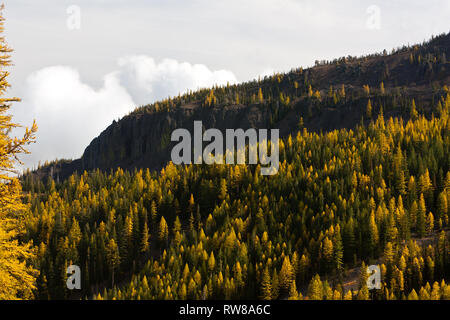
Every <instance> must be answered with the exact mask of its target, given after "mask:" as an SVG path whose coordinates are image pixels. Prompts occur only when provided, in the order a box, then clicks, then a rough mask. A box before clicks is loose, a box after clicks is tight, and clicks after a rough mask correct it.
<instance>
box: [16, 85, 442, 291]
mask: <svg viewBox="0 0 450 320" xmlns="http://www.w3.org/2000/svg"><path fill="white" fill-rule="evenodd" d="M384 90H386V88H385V89H384ZM384 90H383V89H382V87H381V88H378V89H377V90H373V91H369V88H366V89H365V92H366V96H365V97H364V96H362V95H361V96H360V99H361V100H365V104H366V106H367V108H366V114H365V115H364V117H365V119H366V120H367V122H368V124H367V125H365V126H364V125H358V126H357V127H356V128H355V129H340V130H333V131H330V132H326V133H315V132H311V131H308V130H307V129H306V128H304V127H303V125H302V123H301V121H299V122H300V123H299V124H298V125H299V126H300V130H299V132H298V133H297V134H295V135H292V136H290V135H288V136H287V137H285V138H284V139H282V140H281V141H280V162H281V165H280V170H279V173H278V174H277V175H274V176H265V177H264V176H261V175H260V174H259V170H260V167H259V166H244V165H234V166H233V165H213V166H207V165H190V166H184V167H183V166H174V165H173V164H170V163H169V164H168V165H167V166H166V167H165V168H163V169H162V170H161V171H160V172H152V171H150V170H148V169H146V170H138V169H136V170H132V171H124V170H122V169H117V170H113V171H110V172H102V171H100V170H93V171H90V172H84V173H83V174H81V175H79V174H74V175H71V176H70V177H69V178H68V179H66V180H64V181H60V182H55V181H54V180H53V179H51V178H50V179H48V181H46V182H45V183H43V182H42V181H41V180H39V179H38V178H37V176H33V175H27V176H26V177H25V178H24V180H23V187H24V191H25V192H26V196H25V200H26V202H27V203H29V204H30V206H31V214H30V216H29V217H28V218H27V221H26V230H27V233H26V236H25V238H24V240H33V242H34V244H35V245H36V246H37V248H38V249H37V251H38V252H37V257H38V258H37V262H36V267H37V268H38V269H39V270H40V275H39V278H38V280H37V288H38V289H37V292H36V295H37V297H38V298H41V299H47V298H52V299H55V298H59V299H61V298H70V297H73V294H72V295H71V293H70V292H69V291H68V290H67V289H66V288H65V281H64V280H65V277H66V273H65V271H66V267H67V266H68V265H70V264H77V265H79V266H81V268H82V272H83V275H82V279H83V280H82V281H83V286H82V288H83V289H82V295H81V296H82V297H85V298H108V299H112V298H115V299H187V298H189V299H218V298H227V299H228V298H250V299H255V298H262V299H285V298H289V299H300V298H301V299H303V298H308V299H370V298H372V299H418V298H420V299H449V298H450V286H449V285H448V284H447V283H448V281H449V275H450V274H449V272H450V255H449V249H450V248H449V235H448V234H446V230H448V227H449V221H448V215H449V208H448V207H449V201H448V199H449V197H450V171H449V170H450V166H449V165H450V161H449V160H450V149H449V148H450V118H449V113H450V92H449V90H448V88H447V87H440V88H435V89H434V91H433V92H434V95H433V105H432V106H430V107H429V108H428V109H427V114H428V115H429V117H428V118H427V117H425V116H423V115H419V114H418V110H424V109H425V108H424V107H423V106H421V105H417V104H415V102H414V101H413V100H411V101H409V102H408V103H406V102H405V105H404V106H403V108H404V109H405V111H404V112H406V113H407V115H408V117H407V118H409V120H405V119H404V118H402V117H395V118H392V117H390V118H387V119H386V115H385V114H384V109H383V108H381V105H380V104H381V103H380V101H385V100H383V99H386V100H388V99H389V98H388V97H386V96H385V95H386V91H384ZM374 91H375V93H374ZM332 93H333V94H331V95H330V96H331V97H335V96H336V97H338V96H339V94H340V93H339V92H338V91H337V92H336V93H335V92H334V91H332ZM313 96H314V93H313ZM340 97H341V98H343V94H342V93H341V94H340ZM316 99H319V98H316ZM320 99H323V101H325V100H326V99H328V98H327V97H322V98H320ZM402 99H404V97H403V96H402V95H400V96H398V100H399V101H402ZM318 105H320V104H318ZM385 105H388V104H385ZM286 108H288V106H286ZM297 118H298V119H300V115H299V116H298V117H297ZM374 262H377V263H380V265H381V271H382V289H381V290H379V291H376V290H373V291H371V292H369V291H368V290H367V287H366V286H364V285H360V286H359V287H360V288H361V290H355V291H348V290H344V285H345V283H344V279H345V277H346V271H347V270H348V269H350V268H354V267H357V268H359V267H360V266H361V265H362V270H363V271H364V272H363V273H362V276H361V277H360V279H359V283H360V284H364V283H365V277H367V275H366V274H365V268H364V265H367V264H372V263H374ZM300 292H301V293H302V294H301V293H300ZM77 297H79V296H77Z"/></svg>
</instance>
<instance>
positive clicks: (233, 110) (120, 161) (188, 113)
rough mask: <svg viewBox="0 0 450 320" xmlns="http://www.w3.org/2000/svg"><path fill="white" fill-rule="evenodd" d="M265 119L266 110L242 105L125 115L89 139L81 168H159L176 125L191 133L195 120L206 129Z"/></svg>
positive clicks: (252, 124) (264, 122) (241, 125)
mask: <svg viewBox="0 0 450 320" xmlns="http://www.w3.org/2000/svg"><path fill="white" fill-rule="evenodd" d="M267 119H268V114H267V110H264V109H263V108H258V107H256V106H253V107H245V106H242V105H238V106H236V105H235V106H225V107H216V108H201V107H192V108H177V109H176V110H174V111H172V112H162V113H157V114H144V115H135V116H128V117H125V118H124V119H122V120H121V121H119V122H114V123H113V124H111V125H110V126H109V127H108V128H107V129H106V130H105V131H103V132H102V133H101V134H100V136H98V137H97V138H95V139H94V140H93V141H92V142H91V144H90V145H89V146H88V147H87V148H86V150H85V152H84V154H83V156H82V158H81V168H82V169H83V170H90V169H96V168H99V169H102V170H105V169H110V168H114V167H118V166H119V167H122V168H127V169H130V168H134V167H138V168H151V169H157V168H161V167H162V166H164V165H165V164H166V163H167V162H168V161H169V160H170V151H171V149H172V147H173V145H174V143H172V142H171V141H170V137H171V134H172V131H173V130H175V129H177V128H185V129H188V130H189V131H190V132H191V133H193V124H194V121H195V120H200V121H202V122H203V125H204V127H205V129H208V128H217V129H219V130H225V129H227V128H242V129H248V128H265V127H267Z"/></svg>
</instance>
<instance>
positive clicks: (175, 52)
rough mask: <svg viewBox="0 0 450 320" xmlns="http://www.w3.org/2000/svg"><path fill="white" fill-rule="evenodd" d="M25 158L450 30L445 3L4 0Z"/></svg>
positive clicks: (60, 151)
mask: <svg viewBox="0 0 450 320" xmlns="http://www.w3.org/2000/svg"><path fill="white" fill-rule="evenodd" d="M4 3H5V12H4V14H5V17H6V19H7V20H6V38H7V41H8V43H9V44H10V46H11V47H12V48H13V49H14V50H15V52H14V54H13V61H14V64H15V66H14V67H13V68H12V69H11V70H10V71H11V77H10V82H11V83H12V85H13V87H12V88H11V91H10V94H11V95H15V96H18V97H20V98H22V99H23V101H22V102H21V103H19V104H16V105H15V106H14V108H13V114H14V116H15V117H14V120H15V121H16V122H19V123H21V124H24V125H26V124H30V123H31V121H32V119H36V121H37V123H38V126H39V133H38V143H37V144H36V145H34V146H33V147H32V148H31V151H32V155H29V156H26V157H23V160H24V161H25V163H26V165H27V166H33V165H36V164H37V162H38V161H39V160H41V161H45V160H53V159H55V158H78V157H80V156H81V155H82V153H83V151H84V148H85V147H86V146H87V145H88V144H89V142H90V141H91V140H92V139H93V138H94V137H96V136H98V135H99V134H100V133H101V131H102V130H104V129H105V128H106V127H107V126H108V125H109V124H110V123H111V122H112V120H114V119H119V118H120V117H122V116H124V115H125V114H127V113H128V112H130V111H132V110H133V109H134V108H135V107H136V106H138V105H141V104H148V103H151V102H154V101H155V100H159V99H161V98H164V97H167V96H168V95H177V94H178V93H179V92H183V91H185V90H186V89H196V88H198V87H208V86H211V85H213V84H225V83H226V82H242V81H247V80H250V79H253V78H256V77H257V76H258V75H265V74H271V73H273V72H274V71H289V70H290V69H291V68H296V67H300V66H303V67H307V66H311V65H313V64H314V61H315V60H321V59H333V58H337V57H340V56H344V55H361V54H367V53H373V52H381V51H382V50H383V49H387V50H388V51H390V50H391V49H392V48H394V47H398V46H402V45H403V44H408V43H409V44H414V43H417V42H422V41H424V40H428V39H429V38H430V37H431V35H433V34H434V35H437V34H440V33H443V32H449V31H450V24H449V21H450V19H449V18H450V1H448V0H429V1H416V0H391V1H374V0H372V1H365V0H362V1H355V0H354V1H349V0H342V1H332V0H311V1H310V0H154V1H152V0H148V1H144V0H71V1H66V0H39V1H36V0H4Z"/></svg>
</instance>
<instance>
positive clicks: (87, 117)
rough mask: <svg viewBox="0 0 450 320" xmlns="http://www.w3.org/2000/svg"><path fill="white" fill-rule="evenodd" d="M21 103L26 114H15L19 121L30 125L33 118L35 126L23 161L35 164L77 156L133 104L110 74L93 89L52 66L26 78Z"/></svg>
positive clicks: (72, 73) (67, 70) (71, 72)
mask: <svg viewBox="0 0 450 320" xmlns="http://www.w3.org/2000/svg"><path fill="white" fill-rule="evenodd" d="M22 104H23V106H25V109H26V110H27V111H28V112H27V113H26V114H19V115H18V118H19V119H20V120H21V121H20V122H21V123H31V121H32V119H33V118H34V119H36V122H37V124H38V127H39V130H38V133H37V143H36V144H35V145H33V146H32V147H31V148H30V149H31V151H32V156H27V157H26V158H27V159H25V160H26V163H27V164H31V163H34V164H36V160H41V161H44V160H53V159H55V158H73V157H79V156H80V155H81V154H82V152H83V150H84V148H85V147H86V146H87V144H88V143H89V142H90V140H91V139H92V138H94V137H95V136H96V135H98V134H99V133H100V132H101V131H102V130H103V129H105V128H106V126H107V125H109V124H110V123H111V121H112V120H114V119H117V118H119V117H121V116H123V115H124V114H125V113H126V112H127V111H129V110H130V109H131V108H132V106H133V105H134V102H133V100H132V98H131V96H130V95H129V94H128V92H127V91H126V90H125V89H124V88H123V87H122V86H121V85H120V84H119V82H118V80H117V78H116V76H115V75H114V74H108V75H106V76H105V77H104V79H103V86H102V88H100V89H99V90H95V89H93V88H92V87H90V86H89V85H87V84H85V83H83V81H82V80H81V79H80V75H79V73H78V71H77V70H75V69H73V68H70V67H66V66H53V67H48V68H44V69H41V70H39V71H37V72H35V73H33V74H31V75H30V76H29V77H28V78H27V81H26V91H25V97H24V99H23V102H22ZM21 109H22V108H21ZM28 158H30V159H28ZM30 162H31V163H30Z"/></svg>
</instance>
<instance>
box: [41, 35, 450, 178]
mask: <svg viewBox="0 0 450 320" xmlns="http://www.w3.org/2000/svg"><path fill="white" fill-rule="evenodd" d="M447 57H450V34H447V35H441V36H439V37H436V38H433V39H432V40H431V41H429V42H427V43H424V44H422V45H416V46H412V47H403V48H399V49H397V50H395V51H393V52H392V53H391V54H390V55H388V54H387V53H386V52H383V53H381V54H374V55H369V56H365V57H361V58H355V57H350V56H349V57H345V58H340V59H336V60H334V61H330V62H317V63H316V66H315V67H312V68H309V69H306V70H302V69H301V68H300V69H296V70H293V71H291V72H289V73H287V74H275V75H274V76H272V77H268V78H265V79H264V80H260V81H252V82H248V83H244V84H240V85H235V86H226V87H221V88H213V89H204V90H199V91H197V92H193V93H192V92H190V93H188V94H186V95H183V96H178V97H175V98H172V99H167V100H165V101H161V102H158V103H155V104H153V105H148V106H144V107H141V108H138V109H136V110H135V111H134V112H132V113H131V114H129V115H128V116H126V117H124V118H123V119H121V120H120V121H118V122H116V121H114V122H113V123H112V124H111V125H110V126H109V127H108V128H106V129H105V130H104V131H103V132H102V133H101V134H100V135H99V136H98V137H97V138H95V139H94V140H93V141H92V142H91V143H90V144H89V146H88V147H87V148H86V150H85V151H84V154H83V156H82V157H81V159H77V160H74V161H60V162H56V163H53V164H52V165H50V166H46V167H44V168H41V169H40V170H39V171H38V173H39V175H41V176H46V175H52V176H53V177H54V178H58V179H60V178H65V177H67V176H68V175H70V174H71V173H72V172H75V171H78V172H82V171H84V170H92V169H97V168H98V169H101V170H109V169H114V168H117V167H122V168H127V169H132V168H150V169H160V168H162V167H163V166H164V165H165V164H166V163H167V162H168V161H169V160H170V150H171V147H172V146H173V144H172V143H171V142H170V134H171V132H172V131H173V130H174V129H176V128H187V129H189V130H190V131H191V130H192V127H193V121H194V120H202V121H203V125H204V126H205V127H206V128H211V127H214V128H218V129H221V130H223V129H225V128H242V129H247V128H279V129H280V133H281V136H286V135H288V134H291V133H294V132H296V131H297V130H298V122H299V119H300V117H302V118H303V123H304V126H305V127H306V128H308V129H309V130H313V131H320V130H324V131H330V130H333V129H338V128H353V127H355V125H356V124H358V123H360V122H361V121H364V122H365V123H366V124H367V123H369V121H370V120H371V118H374V116H375V115H376V114H377V113H378V112H379V111H380V108H381V107H382V108H383V111H384V114H385V115H386V116H400V115H401V116H402V117H403V118H404V119H405V120H407V119H408V118H409V116H410V108H411V105H412V100H413V99H414V101H415V103H416V105H417V106H418V112H419V113H424V114H426V115H428V116H429V115H431V113H432V112H433V110H432V105H433V102H434V101H436V98H437V97H439V95H440V94H441V92H439V90H440V88H442V86H443V85H445V84H447V85H448V84H449V83H450V61H449V62H448V61H447ZM381 83H383V85H384V92H382V90H381V88H380V86H381ZM366 85H367V86H368V88H369V90H367V89H363V86H366ZM260 91H261V94H262V96H259V94H260ZM368 91H370V92H368ZM319 96H320V97H319ZM368 99H371V102H372V104H373V108H374V110H373V116H372V117H368V116H367V114H366V106H367V103H368ZM191 132H192V131H191Z"/></svg>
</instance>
